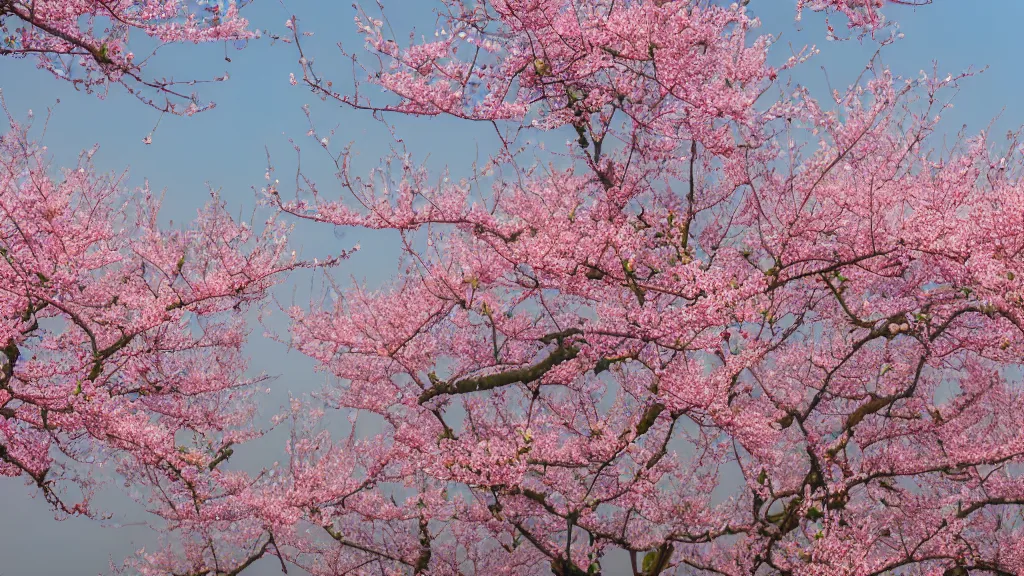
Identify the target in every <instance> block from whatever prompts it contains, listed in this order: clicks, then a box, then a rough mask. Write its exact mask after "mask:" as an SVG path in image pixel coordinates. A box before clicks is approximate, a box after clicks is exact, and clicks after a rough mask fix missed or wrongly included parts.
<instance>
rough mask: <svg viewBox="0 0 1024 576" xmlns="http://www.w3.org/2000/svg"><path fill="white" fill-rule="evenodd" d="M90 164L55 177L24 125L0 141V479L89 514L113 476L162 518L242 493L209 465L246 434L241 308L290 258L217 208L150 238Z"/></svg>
mask: <svg viewBox="0 0 1024 576" xmlns="http://www.w3.org/2000/svg"><path fill="white" fill-rule="evenodd" d="M91 157H92V153H91V152H89V153H87V154H83V156H82V157H81V159H80V162H79V164H78V165H77V166H75V167H74V168H72V169H67V170H64V171H63V175H62V177H60V178H59V179H55V178H54V174H52V173H51V170H50V166H49V164H48V161H47V159H46V150H45V149H44V148H41V147H39V146H37V145H35V144H34V143H33V142H32V141H31V140H30V138H29V136H28V128H27V127H26V126H23V125H19V124H17V123H14V124H13V126H12V129H11V130H10V131H9V132H8V133H7V134H5V135H3V136H2V137H0V475H3V476H13V477H22V478H25V479H26V480H29V481H30V482H31V483H32V484H34V485H35V486H36V487H37V490H38V491H39V492H40V493H41V494H42V495H43V496H44V497H45V498H46V500H47V501H48V502H49V503H50V504H51V505H52V506H53V507H54V508H55V509H56V510H57V511H58V513H59V515H90V516H96V517H99V516H102V515H103V513H104V511H103V510H97V509H96V508H95V507H94V506H93V505H92V496H93V494H94V491H95V489H96V487H97V486H98V485H99V484H100V482H105V481H107V480H109V474H106V473H104V470H103V469H104V468H105V469H107V470H110V471H116V472H117V473H118V474H119V475H121V476H122V477H123V478H124V479H125V481H126V485H128V486H133V487H134V488H135V489H136V490H138V491H140V493H142V494H144V495H145V496H144V498H147V499H148V503H147V505H148V506H150V507H151V508H155V509H158V510H161V511H164V518H165V519H166V520H167V521H168V522H171V523H173V522H174V511H177V514H178V515H188V514H190V513H192V512H193V511H194V512H196V513H198V511H199V510H200V508H199V506H200V502H204V501H207V500H209V499H211V498H212V499H216V498H223V497H224V494H230V493H232V492H237V491H238V490H239V489H240V486H239V483H240V482H241V483H242V484H243V485H244V482H245V480H244V478H243V477H241V476H239V475H237V474H233V473H231V472H224V471H222V470H221V469H220V468H218V467H219V466H220V465H221V464H223V463H224V462H225V461H226V460H227V459H228V458H229V457H230V456H231V454H232V451H233V448H232V446H233V445H234V444H236V443H240V442H244V441H247V440H250V439H252V438H255V437H258V436H259V434H260V431H259V429H257V428H256V427H255V426H254V425H253V423H252V421H251V420H252V414H253V411H254V407H253V404H252V396H253V392H254V390H253V384H254V383H256V382H258V381H259V379H258V378H257V379H252V378H246V377H244V371H245V367H246V361H245V359H244V358H243V357H242V351H241V347H242V344H243V342H244V340H245V338H246V335H247V328H246V323H245V313H246V311H247V310H248V309H249V308H251V307H253V306H254V305H257V306H258V305H260V304H262V303H263V301H264V299H265V297H266V295H267V290H268V289H269V288H270V287H271V286H272V285H273V284H274V283H276V282H277V281H278V280H279V278H280V277H281V276H282V275H283V274H285V273H286V272H288V271H289V270H293V269H295V268H296V267H297V266H299V265H300V263H298V262H296V261H295V260H294V258H293V257H291V256H285V255H284V250H285V236H284V232H285V231H286V230H285V229H284V228H282V227H281V226H280V225H278V224H276V223H275V222H274V221H270V222H268V223H267V225H266V227H265V228H264V231H263V232H259V233H256V232H254V231H253V230H252V228H251V227H250V226H249V225H247V224H244V223H237V222H235V221H233V220H232V219H231V218H230V217H229V216H228V215H227V213H226V212H225V209H224V206H223V205H222V203H221V202H220V201H219V200H217V199H214V200H213V201H211V203H210V204H209V205H208V206H207V207H206V208H205V209H203V210H202V211H201V212H200V213H199V215H198V217H197V219H196V220H195V222H193V223H191V224H190V225H188V226H187V227H182V228H181V229H178V230H162V229H161V228H160V227H159V226H158V221H157V209H158V207H159V202H158V199H157V198H156V197H154V196H153V195H152V194H151V193H150V191H149V190H148V189H144V190H141V191H139V192H138V193H137V194H135V195H129V194H127V193H126V192H125V191H124V190H123V182H122V179H123V175H121V176H117V175H112V176H102V175H98V174H96V173H95V171H94V169H93V168H92V166H91V162H90V159H91ZM189 503H191V506H190V505H189ZM172 525H173V524H172ZM257 546H258V545H257ZM265 550H266V546H264V548H263V550H262V551H261V550H259V549H257V550H255V552H258V554H260V555H261V554H262V553H263V551H265ZM235 552H236V553H237V555H239V556H240V557H241V559H240V560H239V563H244V562H245V561H246V557H247V556H249V557H251V555H252V554H253V553H255V552H249V553H246V552H245V548H242V547H238V548H236V550H235ZM225 561H227V558H225Z"/></svg>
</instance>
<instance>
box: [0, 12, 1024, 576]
mask: <svg viewBox="0 0 1024 576" xmlns="http://www.w3.org/2000/svg"><path fill="white" fill-rule="evenodd" d="M382 2H383V3H384V4H385V7H386V10H387V13H388V14H389V15H390V17H391V20H392V24H393V26H394V27H395V29H396V31H397V32H398V34H399V35H400V36H403V37H404V36H405V35H406V33H407V32H408V31H409V30H410V29H411V28H413V27H415V28H416V31H417V36H418V35H419V34H424V35H433V33H434V22H435V20H434V18H433V17H432V16H431V15H430V8H431V7H432V5H433V2H430V1H428V0H382ZM370 4H371V5H372V3H370ZM793 4H794V2H793V0H753V1H752V2H751V3H750V6H749V8H750V10H751V11H752V12H753V13H755V14H757V15H758V16H760V17H761V18H762V20H763V22H764V26H763V27H762V29H761V31H762V32H764V33H771V34H775V35H779V34H781V38H780V42H779V43H778V44H777V45H776V46H775V47H774V49H773V51H772V59H773V61H776V62H778V61H780V60H783V59H785V58H786V57H788V56H789V50H790V45H793V46H794V47H796V48H799V47H801V46H803V45H804V44H808V43H814V44H817V45H818V46H819V47H820V48H821V50H822V53H821V55H819V56H817V57H816V58H814V59H813V60H812V61H811V62H809V63H808V64H806V65H804V66H803V68H802V69H801V70H800V72H799V73H798V74H797V79H798V80H799V81H800V82H802V83H805V84H807V85H810V86H812V87H814V88H816V89H817V90H819V91H820V90H821V89H822V88H823V87H824V86H825V85H826V84H825V76H826V73H827V76H828V81H829V82H830V83H831V85H832V86H833V87H836V88H843V87H845V86H847V85H848V84H849V83H850V82H851V81H852V80H853V79H854V78H855V77H856V76H857V74H858V73H859V72H860V70H862V68H863V66H864V64H866V62H867V61H868V59H869V58H870V56H871V54H872V53H873V52H874V45H873V44H871V43H870V42H865V43H863V44H861V43H858V42H856V41H851V42H844V43H829V42H826V41H825V39H824V27H823V25H822V24H821V21H820V18H818V17H811V16H805V18H804V21H803V22H802V23H801V25H800V27H798V26H797V25H796V23H795V22H794V20H793V16H794V12H793V10H792V5H793ZM245 13H246V15H247V16H248V17H249V19H250V20H251V22H252V23H253V25H254V27H256V28H260V29H270V30H273V31H278V32H280V31H282V30H283V29H284V26H283V24H284V22H285V20H286V18H287V17H288V16H289V15H291V14H296V15H298V16H299V18H300V25H301V26H303V28H304V29H306V30H310V31H315V33H316V36H314V37H313V38H311V39H308V40H307V42H308V52H309V54H311V55H315V56H316V57H317V66H318V68H319V69H320V70H322V71H330V72H331V73H332V75H333V76H334V77H335V78H338V79H343V78H350V77H351V73H350V72H349V71H348V67H343V63H342V61H341V59H340V58H339V56H338V52H337V49H336V48H334V47H333V46H334V43H336V42H337V41H342V42H343V43H344V44H345V45H346V47H348V48H350V49H352V50H357V49H358V47H359V46H360V45H361V42H360V41H359V39H358V38H357V37H356V35H355V33H354V28H355V27H354V25H353V22H352V18H353V15H354V10H353V9H352V7H351V4H350V2H346V1H342V0H259V1H258V2H255V3H254V4H253V5H251V6H250V7H248V8H247V9H246V12H245ZM888 14H889V16H890V18H891V19H895V20H898V21H899V22H900V24H901V30H902V31H903V32H904V33H905V38H904V39H903V40H902V41H900V42H899V43H898V44H897V45H896V46H894V47H890V48H888V49H887V50H886V51H885V52H884V53H883V61H884V62H885V63H886V64H887V65H889V66H890V67H891V68H892V69H893V70H894V71H895V72H896V73H897V74H900V75H903V76H917V74H918V71H919V70H921V69H929V70H930V69H931V67H932V62H933V61H937V62H938V66H939V69H940V70H941V71H942V72H953V73H955V72H958V71H961V70H964V69H966V68H968V67H970V66H975V67H976V68H982V67H984V66H986V65H987V66H988V67H989V68H988V70H986V71H985V72H984V73H983V74H980V75H979V76H976V77H974V78H972V79H969V80H967V81H965V82H964V83H963V85H962V89H961V91H960V93H959V94H958V95H957V97H956V99H955V105H956V107H955V108H954V109H953V110H951V111H949V112H948V113H947V114H946V115H945V118H946V120H945V124H944V131H945V132H946V133H955V132H957V131H958V130H959V129H960V128H961V127H962V126H963V125H965V124H966V125H967V127H968V132H969V133H975V132H977V131H979V130H981V129H984V128H985V127H986V126H987V125H988V124H989V123H990V121H991V120H992V119H993V118H994V117H996V116H999V118H998V120H997V121H996V123H995V129H996V132H995V134H997V135H998V134H1000V133H1003V132H1005V131H1006V130H1007V129H1009V128H1015V127H1018V126H1019V125H1021V124H1024V101H1022V99H1021V94H1022V88H1024V74H1022V64H1021V62H1020V56H1019V55H1020V54H1021V53H1022V52H1024V38H1022V37H1021V35H1020V34H1019V23H1020V22H1021V21H1022V19H1024V2H1021V1H1020V0H985V1H983V2H982V1H971V0H934V4H932V5H931V6H928V7H925V8H921V9H917V10H916V11H914V10H911V9H908V8H903V7H891V8H890V10H889V12H888ZM839 27H840V26H837V28H839ZM225 54H227V56H228V57H230V58H231V60H232V61H231V62H230V63H229V62H227V61H226V60H225V58H224V56H225ZM296 60H297V55H296V53H295V51H294V49H293V48H292V47H290V46H288V45H285V44H280V43H278V44H277V45H272V44H271V42H269V41H267V40H266V37H264V40H261V41H257V42H251V43H250V44H249V46H248V47H247V48H246V49H244V50H241V51H238V50H236V49H235V48H234V47H230V46H229V47H227V48H226V49H225V47H222V46H220V45H207V46H201V47H183V48H179V47H174V48H171V49H168V50H165V51H164V52H163V53H162V55H161V58H160V60H159V61H158V64H157V66H154V67H153V68H150V69H149V72H150V73H152V74H159V75H165V74H166V75H170V74H175V73H177V72H190V73H191V74H194V75H195V76H205V77H210V76H214V75H219V74H223V73H224V72H225V71H227V72H228V73H230V76H231V79H230V81H228V82H226V83H222V84H217V85H210V86H205V87H202V92H201V94H202V95H203V97H204V98H206V99H210V100H214V101H216V102H217V103H218V107H217V108H216V109H215V110H213V111H210V112H206V113H203V114H201V115H199V116H197V117H193V118H177V117H164V118H163V119H162V120H161V122H160V125H159V128H158V130H157V131H156V132H155V134H154V135H153V143H152V145H149V146H144V145H143V144H142V139H143V138H144V137H145V136H146V135H147V134H148V133H149V132H150V130H151V128H152V127H153V126H154V125H155V124H156V122H157V120H158V117H159V115H158V114H157V113H156V112H154V111H153V110H152V109H150V108H147V107H145V106H143V105H141V104H139V103H138V102H137V101H135V100H134V99H133V98H132V97H130V96H128V95H126V94H124V93H122V92H120V91H116V90H115V91H113V92H112V93H111V94H110V95H109V97H107V99H106V100H98V99H97V98H95V97H93V96H89V95H86V94H82V93H76V91H75V90H74V89H73V88H72V87H71V86H70V85H69V84H67V83H64V82H59V81H57V80H55V79H53V78H52V77H50V76H49V75H48V74H46V73H45V72H41V71H38V70H36V69H35V68H34V64H33V62H32V61H31V60H30V59H24V60H12V59H3V58H0V89H2V90H3V96H4V98H5V99H6V102H7V105H8V107H9V109H10V111H11V112H12V114H14V116H15V117H16V118H24V117H25V115H26V114H27V111H28V110H29V109H32V110H33V111H34V113H35V117H36V119H37V126H39V125H41V122H39V121H38V120H40V119H41V118H43V117H45V112H46V109H47V108H53V114H52V117H51V119H50V122H49V127H48V131H47V134H46V137H45V140H44V142H45V143H46V144H47V145H48V146H49V148H50V150H51V152H52V154H53V156H54V158H55V160H56V162H55V165H61V164H71V163H73V161H74V159H75V156H76V155H77V154H78V152H79V151H81V150H82V149H84V148H89V147H91V146H93V145H99V146H100V151H99V153H98V154H97V155H96V156H95V158H94V160H95V163H96V165H97V167H98V168H99V169H100V170H104V171H105V170H111V171H122V170H124V169H126V168H130V170H131V178H130V182H131V183H132V185H133V186H134V185H139V184H141V183H142V182H143V180H144V179H148V180H149V181H150V183H151V185H152V186H153V187H154V188H155V189H164V188H165V189H166V190H167V194H166V200H165V210H164V212H163V216H164V218H165V220H174V222H175V223H176V225H177V223H178V222H182V221H185V220H187V219H190V218H191V216H193V215H194V214H195V211H196V209H197V208H198V207H199V206H201V205H202V203H204V202H205V201H206V200H207V199H208V198H209V190H210V189H211V188H213V189H217V190H219V191H220V194H221V196H222V197H223V198H224V199H225V200H226V201H227V202H228V204H229V206H230V207H231V208H232V210H233V212H234V213H242V214H244V215H246V216H248V215H250V214H251V211H252V206H253V203H254V194H253V192H252V187H253V186H256V187H259V186H261V185H262V184H263V182H264V181H263V174H264V172H265V170H266V158H267V151H269V152H270V153H271V158H272V161H273V163H274V164H275V166H276V167H277V168H278V170H279V175H278V177H279V178H280V179H281V180H282V181H283V182H284V181H286V177H288V176H290V175H291V174H292V173H293V171H294V167H295V154H294V152H293V151H292V149H291V145H290V144H289V142H288V138H295V140H296V141H298V142H299V143H300V144H305V143H308V144H313V143H312V142H311V141H309V139H308V138H306V137H305V132H306V130H307V129H308V126H307V125H306V123H305V118H304V116H303V113H302V110H301V106H302V105H303V104H306V103H309V104H311V105H312V110H313V114H314V117H315V118H316V119H317V120H318V126H319V127H320V128H328V127H337V129H338V133H337V135H336V137H335V142H333V143H332V144H342V143H345V142H348V141H355V142H356V144H357V146H356V149H358V150H359V159H358V162H357V168H359V170H357V172H359V171H364V170H365V169H366V168H369V167H372V166H373V165H375V163H376V160H377V159H378V158H379V157H380V156H381V155H382V154H385V153H386V152H387V146H388V143H389V140H390V136H389V135H388V134H387V132H386V131H384V130H383V128H382V126H381V125H380V124H379V123H377V122H375V121H373V120H372V119H371V118H370V117H369V115H368V114H366V113H362V112H358V111H353V110H344V109H339V108H338V107H336V106H330V105H325V104H321V103H319V102H317V101H315V99H313V98H312V97H310V94H309V92H308V91H306V90H304V89H302V87H301V85H300V86H295V87H293V86H290V85H289V83H288V74H289V73H290V72H295V71H297V69H298V66H297V64H296ZM823 69H824V72H823ZM818 94H820V92H818ZM57 99H59V100H60V104H56V101H57ZM397 123H398V128H399V133H398V135H399V136H400V137H401V138H402V139H403V140H404V141H405V142H406V144H407V145H408V148H409V150H410V151H412V152H413V153H414V154H415V155H416V157H417V159H422V158H423V157H424V156H425V155H426V154H428V153H429V155H430V156H429V160H430V164H431V166H432V167H433V168H435V169H440V168H442V167H444V166H445V165H447V166H450V167H451V169H452V172H453V174H454V175H456V176H458V175H460V174H464V173H465V171H466V167H467V166H469V164H470V163H471V162H472V161H473V160H474V159H476V158H478V157H482V158H485V157H486V154H487V152H489V151H490V150H491V149H492V144H493V139H492V138H493V136H491V135H490V134H488V133H487V132H486V131H482V130H481V129H480V127H479V126H471V125H467V124H463V123H459V122H457V121H453V120H446V119H425V120H415V121H412V120H408V119H397ZM552 137H553V138H555V141H558V139H564V138H570V137H571V136H570V135H565V136H564V138H563V137H562V135H557V134H556V135H553V136H552ZM306 148H307V149H308V156H304V157H303V166H304V168H306V169H307V170H308V171H309V172H311V173H312V174H314V175H316V176H317V177H318V178H319V180H320V181H321V182H322V183H324V184H326V183H328V182H329V181H330V180H331V167H330V166H329V165H328V163H327V162H326V161H325V160H326V159H325V157H324V156H323V155H322V154H316V150H315V146H309V145H307V146H306ZM478 155H479V156H478ZM324 189H325V190H330V189H331V188H330V187H328V186H325V187H324ZM293 242H294V243H295V244H296V245H297V246H298V247H300V248H302V250H303V252H304V254H306V255H308V256H310V257H312V256H317V255H323V254H329V253H334V252H337V251H339V250H341V249H348V248H350V247H351V246H352V245H353V244H355V243H357V242H358V243H360V244H361V245H362V248H363V249H362V251H361V252H359V253H358V254H357V255H356V256H355V257H353V258H352V259H351V260H350V261H348V262H347V263H345V264H344V265H343V267H342V268H340V269H339V270H338V271H337V272H336V276H337V277H339V278H340V279H345V278H349V277H352V278H355V279H356V280H357V281H366V282H367V283H369V284H371V285H376V284H380V283H381V282H383V281H385V280H387V278H389V277H390V276H391V275H392V274H393V273H394V272H395V270H396V269H397V261H396V256H397V254H398V244H397V242H396V237H395V236H394V235H389V234H386V233H370V232H366V231H360V230H347V231H343V230H333V229H331V228H330V227H326V226H321V227H317V226H312V227H311V226H309V225H302V226H299V228H298V229H297V230H296V233H295V235H294V236H293ZM310 280H311V279H310V278H308V277H304V278H299V279H297V280H296V281H294V282H292V284H291V285H289V286H286V287H283V288H282V289H281V290H279V291H278V298H279V299H280V301H281V302H282V303H285V304H288V303H290V302H291V301H292V298H293V293H294V294H299V295H298V296H296V297H295V298H297V300H298V301H299V302H300V303H301V302H303V301H304V300H303V298H304V296H303V294H304V293H308V292H309V288H310ZM293 288H294V289H296V291H295V292H293ZM303 291H304V292H303ZM259 334H260V330H259V329H257V330H256V332H255V334H254V336H255V337H254V339H253V342H252V343H251V344H250V345H249V349H250V350H251V351H252V352H253V354H254V356H255V358H256V360H254V362H253V364H252V368H253V370H254V371H261V370H262V371H267V372H269V373H271V374H276V375H278V378H277V379H276V380H275V381H274V382H272V383H271V388H272V390H273V391H272V393H271V394H270V395H269V396H268V397H266V402H267V404H268V406H270V407H271V408H273V407H275V406H277V405H280V404H281V403H282V402H284V401H285V400H286V398H287V397H288V395H289V394H290V393H292V394H302V393H306V392H309V391H311V390H313V389H315V388H317V387H319V386H320V385H321V384H322V383H323V381H324V376H323V375H322V374H314V373H313V372H312V370H311V369H310V366H311V364H310V362H309V361H307V360H305V359H304V358H302V357H298V356H297V355H295V354H287V353H286V351H285V349H284V347H283V346H282V345H280V344H277V343H274V342H270V341H266V340H263V339H262V338H259ZM280 440H281V439H280V438H270V439H267V440H265V441H264V442H263V444H261V445H259V446H255V447H249V448H248V449H247V450H248V452H246V453H242V454H241V455H240V456H239V457H238V459H239V460H242V461H243V463H244V462H245V461H250V462H257V461H268V462H269V461H272V460H273V458H275V456H274V454H277V453H279V452H280V451H281V447H282V442H280ZM256 452H258V453H256ZM268 455H269V456H268ZM233 463H234V462H233ZM31 494H32V491H31V489H30V488H28V487H26V486H24V484H23V482H22V481H21V480H19V479H13V480H12V479H0V502H3V506H2V509H0V510H2V511H0V576H32V575H48V576H49V575H53V576H58V575H63V574H68V575H81V574H98V573H107V572H108V569H107V566H108V562H109V560H110V559H113V561H114V562H115V563H120V560H121V559H122V558H123V557H125V556H126V555H130V554H132V553H133V552H134V551H135V550H136V549H138V548H139V547H141V546H142V545H147V544H151V543H152V534H151V533H149V532H148V531H146V530H145V529H142V528H140V527H136V526H127V527H120V528H117V527H101V525H100V524H99V523H97V522H94V521H88V520H83V519H72V520H67V521H64V522H55V521H54V520H53V518H52V516H53V515H52V513H51V512H50V511H49V510H48V508H47V506H46V505H45V503H44V502H43V501H42V500H41V499H30V498H29V496H30V495H31ZM115 500H116V499H115ZM115 509H117V510H123V511H125V512H126V513H129V514H130V511H131V510H134V508H133V507H132V506H130V505H129V506H126V505H124V504H118V505H116V506H115ZM275 566H277V565H276V564H274V563H272V562H264V563H262V564H259V565H257V566H256V567H254V569H252V570H250V571H247V572H246V574H247V575H249V574H250V573H251V574H252V575H257V574H260V575H262V574H274V573H277V569H276V568H275ZM608 573H609V574H613V572H608Z"/></svg>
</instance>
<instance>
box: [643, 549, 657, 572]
mask: <svg viewBox="0 0 1024 576" xmlns="http://www.w3.org/2000/svg"><path fill="white" fill-rule="evenodd" d="M657 563H658V552H657V551H656V550H652V551H650V552H648V553H647V554H644V561H643V564H641V566H640V569H641V570H643V572H644V574H650V573H651V571H652V570H654V566H655V565H656V564H657Z"/></svg>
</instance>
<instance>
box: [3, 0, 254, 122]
mask: <svg viewBox="0 0 1024 576" xmlns="http://www.w3.org/2000/svg"><path fill="white" fill-rule="evenodd" d="M247 2H248V0H242V2H241V3H242V4H246V3H247ZM238 8H239V6H238V4H236V2H235V0H230V1H229V2H224V1H223V0H0V56H15V57H18V56H21V57H24V56H32V57H35V58H37V60H38V63H39V67H41V68H43V69H45V70H48V71H49V72H51V73H52V74H53V75H54V76H56V77H58V78H61V79H65V80H68V81H70V82H72V83H73V84H74V85H75V86H76V87H77V88H81V89H84V90H87V91H90V92H91V91H95V90H98V91H99V92H100V93H101V94H102V93H105V92H106V90H107V89H108V87H109V86H110V84H112V83H113V84H120V85H122V86H123V87H125V88H127V89H128V91H129V92H131V93H132V94H133V95H135V96H137V97H138V98H139V99H140V100H142V101H143V102H146V103H147V104H149V105H151V106H154V107H156V108H159V109H160V110H164V111H167V112H171V113H175V114H189V115H190V114H194V113H196V112H199V111H200V110H202V109H205V108H207V107H209V106H210V105H209V104H205V105H204V104H201V103H200V102H199V101H198V99H197V96H196V95H195V94H193V93H187V92H186V90H188V86H191V85H194V84H195V83H196V81H195V80H178V81H175V80H173V79H168V78H150V77H148V76H146V75H145V74H144V70H143V69H144V67H145V65H146V63H147V62H148V61H149V60H150V58H151V54H147V53H145V52H143V53H136V52H134V51H133V46H135V48H134V50H140V47H139V45H138V44H134V45H133V44H129V36H130V35H132V34H136V35H139V34H143V35H146V36H149V37H151V38H152V39H153V42H152V43H154V44H155V46H157V47H159V46H161V45H164V44H170V43H186V42H188V43H201V42H212V41H218V40H221V41H226V40H231V41H237V40H244V39H246V38H249V37H250V36H251V33H250V32H248V31H247V30H246V27H247V25H248V24H247V22H246V21H245V20H244V19H243V18H241V17H240V16H239V13H238ZM141 49H142V50H144V51H145V50H146V49H145V48H141Z"/></svg>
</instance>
